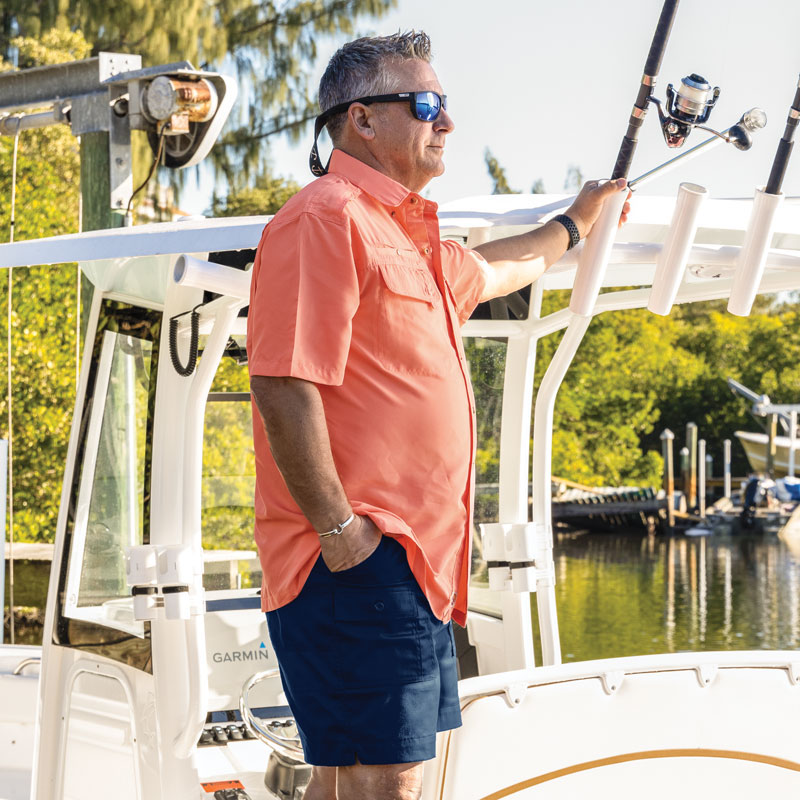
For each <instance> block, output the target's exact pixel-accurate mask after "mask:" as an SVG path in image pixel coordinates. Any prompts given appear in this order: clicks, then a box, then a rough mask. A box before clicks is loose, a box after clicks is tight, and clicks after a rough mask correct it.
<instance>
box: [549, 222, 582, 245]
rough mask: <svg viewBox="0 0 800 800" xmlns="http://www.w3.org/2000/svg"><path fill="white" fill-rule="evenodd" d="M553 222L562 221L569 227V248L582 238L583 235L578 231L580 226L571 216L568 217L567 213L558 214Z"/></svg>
mask: <svg viewBox="0 0 800 800" xmlns="http://www.w3.org/2000/svg"><path fill="white" fill-rule="evenodd" d="M553 222H560V223H561V224H562V225H563V226H564V227H565V228H566V229H567V233H568V234H569V247H567V250H572V248H573V247H575V245H576V244H578V242H579V241H580V240H581V235H580V233H578V226H577V225H576V224H575V223H574V222H573V221H572V219H571V217H568V216H567V215H566V214H557V215H556V216H555V217H553Z"/></svg>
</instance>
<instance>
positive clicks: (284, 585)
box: [247, 150, 488, 624]
mask: <svg viewBox="0 0 800 800" xmlns="http://www.w3.org/2000/svg"><path fill="white" fill-rule="evenodd" d="M486 269H488V267H487V265H486V262H485V261H484V260H483V259H482V258H481V256H479V255H478V254H477V253H475V252H474V251H471V250H468V249H466V248H464V247H462V246H461V245H459V244H457V243H455V242H449V241H440V239H439V223H438V219H437V217H436V204H435V203H432V202H430V201H428V200H425V199H423V198H422V197H420V196H419V195H418V194H415V193H414V192H409V191H408V190H407V189H406V188H404V187H403V186H401V185H400V184H399V183H397V182H395V181H393V180H392V179H391V178H389V177H387V176H385V175H383V174H382V173H380V172H377V171H376V170H374V169H372V168H371V167H368V166H367V165H365V164H363V163H362V162H360V161H358V160H356V159H354V158H352V157H350V156H348V155H346V154H345V153H343V152H341V151H339V150H336V151H334V153H333V157H332V159H331V166H330V171H329V173H328V174H327V175H326V176H324V177H322V178H319V179H317V180H316V181H314V182H313V183H311V184H310V185H309V186H307V187H306V188H305V189H303V190H302V191H301V192H299V193H298V194H297V195H295V197H293V198H292V199H291V200H290V201H289V202H288V203H287V204H286V205H285V206H284V207H283V208H282V209H281V211H280V212H279V213H278V214H277V215H276V216H275V218H274V219H273V220H272V221H270V222H269V224H268V225H267V226H266V228H265V229H264V233H263V235H262V237H261V242H260V244H259V247H258V252H257V254H256V260H255V265H254V267H253V278H252V284H251V298H250V311H249V314H248V332H247V349H248V356H249V367H250V374H251V375H265V376H291V377H294V378H301V379H303V380H307V381H312V382H313V383H315V384H316V385H317V387H318V389H319V392H320V395H321V397H322V402H323V406H324V409H325V417H326V421H327V425H328V433H329V435H330V440H331V449H332V452H333V458H334V462H335V464H336V468H337V470H338V473H339V477H340V479H341V481H342V485H343V486H344V490H345V492H346V494H347V497H348V499H349V500H350V503H351V505H352V507H353V510H354V511H355V512H356V513H357V514H367V515H369V516H370V517H371V518H372V519H373V521H374V522H375V523H376V525H377V526H378V527H379V528H380V529H381V530H382V531H383V532H384V534H387V535H390V536H392V537H394V538H396V539H397V540H398V541H399V542H400V544H402V545H403V546H404V547H405V549H406V552H407V554H408V560H409V564H410V566H411V569H412V571H413V573H414V576H415V577H416V579H417V581H418V582H419V585H420V587H421V588H422V590H423V591H424V592H425V595H426V596H427V598H428V600H429V602H430V604H431V608H432V609H433V612H434V613H435V614H436V616H437V617H439V618H440V619H442V620H443V621H447V620H449V619H450V618H451V617H452V618H453V619H455V620H456V622H459V623H461V624H464V622H465V620H466V609H467V585H468V580H469V563H470V560H469V559H470V543H471V528H472V521H471V509H472V499H473V463H474V456H475V401H474V398H473V395H472V388H471V385H470V381H469V376H468V370H467V364H466V360H465V357H464V350H463V347H462V344H461V336H460V333H459V328H460V326H461V324H463V323H464V322H465V321H466V320H467V318H468V317H469V315H470V314H471V313H472V310H473V309H474V308H475V306H476V305H477V303H478V301H479V298H480V296H481V294H482V292H483V289H484V286H485V274H486V272H485V271H486ZM253 417H254V425H253V430H254V441H255V453H256V498H255V510H256V526H255V536H256V542H257V544H258V549H259V555H260V559H261V565H262V569H263V585H262V599H263V608H264V610H266V611H269V610H273V609H275V608H280V607H281V606H283V605H285V604H286V603H289V602H290V601H291V600H293V599H294V598H295V597H296V596H297V595H298V594H299V592H300V590H301V588H302V587H303V584H304V583H305V580H306V578H307V576H308V574H309V573H310V571H311V568H312V567H313V566H314V562H315V561H316V560H317V558H318V556H319V552H320V545H319V539H318V537H317V534H316V532H315V531H314V530H313V528H312V527H311V525H310V524H309V522H308V521H307V520H306V518H305V517H304V516H303V514H302V512H301V511H300V509H299V508H298V506H297V505H296V503H295V502H294V500H293V499H292V497H291V495H290V494H289V491H288V489H287V488H286V485H285V483H284V481H283V478H282V477H281V475H280V472H279V471H278V469H277V467H276V465H275V462H274V460H273V459H272V455H271V453H270V449H269V443H268V441H267V436H266V433H265V431H264V426H263V424H262V423H261V419H260V417H259V415H258V411H257V410H256V409H255V407H254V413H253Z"/></svg>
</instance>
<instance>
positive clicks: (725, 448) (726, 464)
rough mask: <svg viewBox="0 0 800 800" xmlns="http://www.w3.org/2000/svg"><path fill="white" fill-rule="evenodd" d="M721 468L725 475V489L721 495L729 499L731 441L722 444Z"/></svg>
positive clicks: (727, 440)
mask: <svg viewBox="0 0 800 800" xmlns="http://www.w3.org/2000/svg"><path fill="white" fill-rule="evenodd" d="M722 464H723V466H722V468H723V470H724V475H725V487H724V489H723V492H722V493H723V495H724V496H725V497H727V498H728V500H730V499H731V440H730V439H726V440H725V441H724V442H723V443H722Z"/></svg>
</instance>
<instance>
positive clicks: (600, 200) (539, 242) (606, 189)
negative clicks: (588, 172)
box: [475, 178, 630, 301]
mask: <svg viewBox="0 0 800 800" xmlns="http://www.w3.org/2000/svg"><path fill="white" fill-rule="evenodd" d="M625 186H626V182H625V179H624V178H620V179H619V180H616V181H608V182H606V183H600V181H589V183H587V184H585V185H584V187H583V188H582V189H581V191H580V192H579V193H578V196H577V197H576V198H575V201H574V202H573V203H572V205H571V206H570V207H569V208H568V209H566V215H567V216H568V217H569V218H570V219H571V220H572V221H573V223H574V224H575V226H576V227H577V229H578V234H579V236H580V238H581V239H583V238H584V237H585V236H588V235H589V232H590V231H591V229H592V226H593V225H594V224H595V222H596V221H597V219H598V217H599V216H600V212H601V211H602V209H603V205H604V203H605V202H606V200H607V199H608V198H609V197H611V195H613V194H614V193H615V192H619V191H621V190H622V189H624V188H625ZM629 196H630V195H629ZM629 210H630V205H629V204H628V203H625V205H624V206H623V208H622V214H621V215H620V220H619V222H620V225H621V224H622V223H623V222H625V220H626V219H627V215H628V211H629ZM569 243H570V235H569V233H568V231H567V229H566V228H565V227H564V226H563V225H562V224H561V223H560V222H556V221H555V220H550V222H548V223H546V224H545V225H543V226H542V227H541V228H538V229H537V230H535V231H529V232H528V233H523V234H521V235H519V236H509V237H507V238H505V239H496V240H495V241H493V242H487V243H486V244H482V245H479V246H478V247H476V248H475V250H476V252H478V253H480V254H481V255H482V256H483V257H484V258H485V259H486V261H487V262H488V263H489V268H490V269H489V274H488V275H487V280H486V289H485V290H484V293H483V295H482V296H481V300H482V301H483V300H491V299H492V298H493V297H503V296H504V295H507V294H509V293H510V292H515V291H517V290H518V289H521V288H522V287H523V286H527V285H528V284H530V283H533V281H535V280H538V279H539V278H540V277H541V275H542V273H543V272H544V271H545V270H546V269H547V268H548V267H550V266H552V265H553V264H555V262H556V261H558V259H559V258H561V256H563V255H564V253H565V252H566V250H567V248H568V247H569Z"/></svg>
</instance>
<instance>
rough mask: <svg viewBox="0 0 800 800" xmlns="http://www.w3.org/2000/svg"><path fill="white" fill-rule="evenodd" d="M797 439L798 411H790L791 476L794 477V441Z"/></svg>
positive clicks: (789, 473)
mask: <svg viewBox="0 0 800 800" xmlns="http://www.w3.org/2000/svg"><path fill="white" fill-rule="evenodd" d="M796 441H797V412H796V411H790V412H789V472H788V475H789V477H790V478H794V443H795V442H796Z"/></svg>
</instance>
